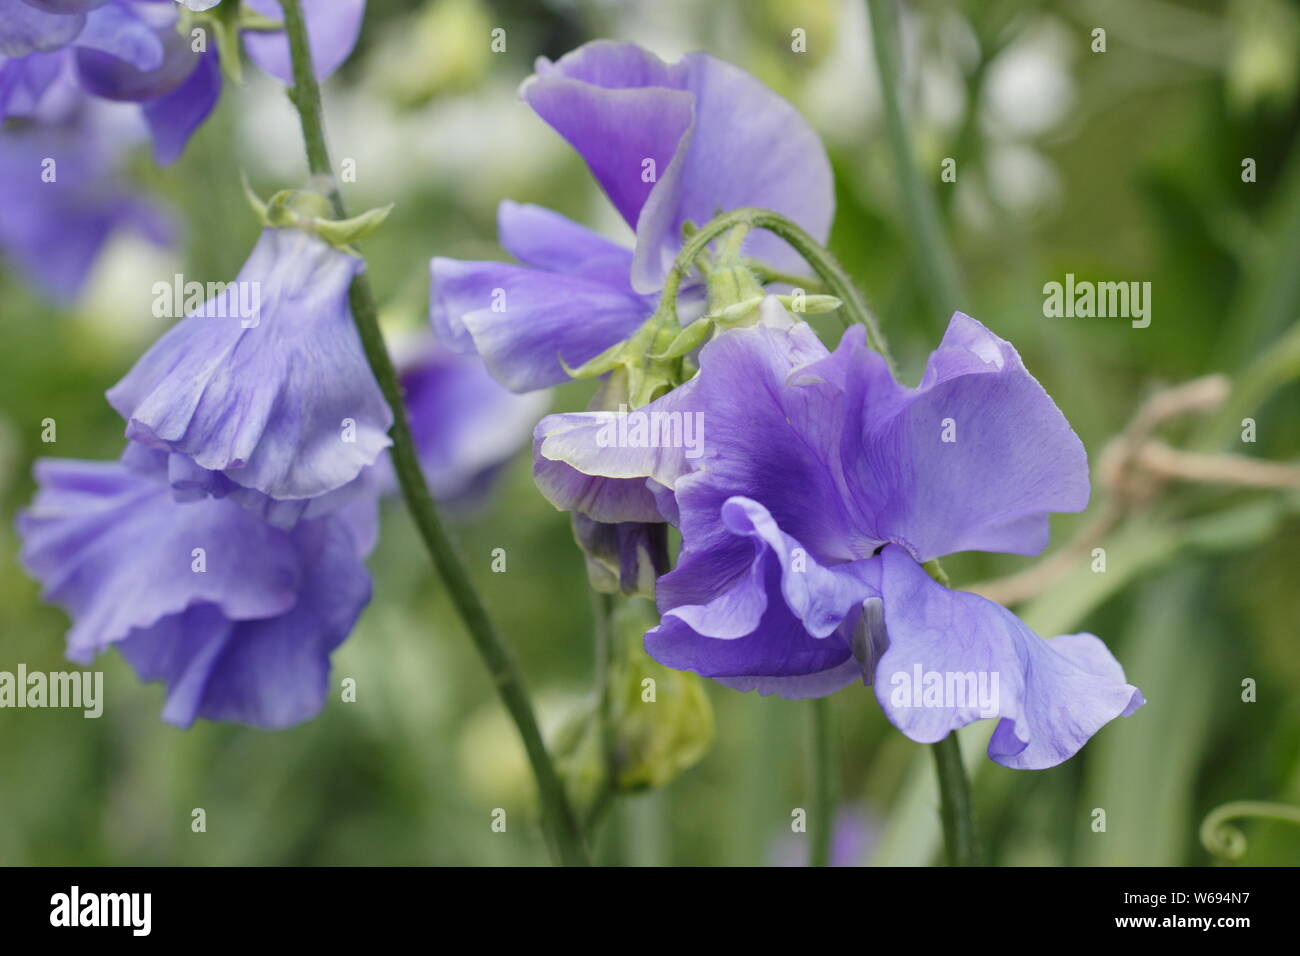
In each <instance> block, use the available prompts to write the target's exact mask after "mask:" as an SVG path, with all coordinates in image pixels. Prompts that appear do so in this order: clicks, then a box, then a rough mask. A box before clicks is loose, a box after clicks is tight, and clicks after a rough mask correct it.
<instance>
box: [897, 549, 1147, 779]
mask: <svg viewBox="0 0 1300 956" xmlns="http://www.w3.org/2000/svg"><path fill="white" fill-rule="evenodd" d="M878 560H879V565H880V567H879V572H880V581H881V583H880V590H881V592H882V595H883V600H884V622H885V632H886V649H885V651H884V653H883V655H882V656H881V657H880V660H879V663H878V664H877V666H876V670H875V677H874V681H873V683H874V685H875V690H876V699H877V700H878V701H879V702H880V706H881V708H882V709H883V710H884V711H885V715H886V716H887V717H888V718H889V720H890V722H891V723H893V724H894V726H895V727H897V728H898V729H899V730H901V731H902V732H903V733H904V734H906V735H907V736H908V737H910V738H912V739H913V740H916V741H918V742H920V743H934V742H935V741H938V740H941V739H942V738H944V737H945V736H947V735H948V734H949V733H950V732H951V731H953V730H956V729H957V728H959V727H964V726H965V725H966V724H968V723H971V722H972V721H975V720H980V719H988V718H991V717H1000V718H1001V721H1000V722H999V724H998V726H997V729H996V730H995V731H994V734H993V739H992V740H991V741H990V742H989V757H990V758H992V759H993V760H995V761H997V762H998V763H1000V764H1002V765H1003V766H1007V767H1012V768H1015V769H1020V770H1038V769H1042V768H1045V767H1053V766H1055V765H1057V764H1059V763H1061V762H1062V761H1064V760H1068V759H1069V758H1070V757H1072V756H1073V755H1074V754H1075V753H1077V752H1078V750H1079V748H1080V747H1082V746H1083V745H1084V744H1085V743H1087V741H1088V739H1089V738H1090V737H1092V735H1093V734H1095V733H1096V732H1097V731H1098V730H1100V729H1101V728H1102V727H1103V726H1104V725H1105V724H1106V723H1108V722H1109V721H1111V720H1113V719H1114V718H1116V717H1119V716H1121V715H1123V716H1128V715H1129V714H1132V713H1133V712H1134V711H1136V710H1137V709H1138V708H1139V707H1141V706H1142V704H1143V703H1144V701H1143V698H1142V694H1141V692H1140V691H1138V689H1137V688H1136V687H1134V686H1133V685H1131V684H1128V683H1125V681H1124V672H1123V670H1122V668H1121V667H1120V665H1119V663H1118V662H1116V661H1115V659H1114V658H1113V657H1112V656H1111V655H1110V654H1109V652H1108V651H1106V649H1105V646H1104V645H1103V644H1102V643H1101V641H1099V640H1098V639H1097V638H1095V637H1093V636H1092V635H1091V634H1071V635H1067V636H1064V637H1058V638H1054V639H1053V640H1050V641H1044V640H1042V639H1041V638H1039V637H1038V636H1037V635H1036V634H1034V633H1033V631H1031V630H1029V628H1028V627H1026V626H1025V625H1024V624H1023V623H1022V622H1021V621H1020V619H1019V618H1017V617H1016V616H1015V615H1014V614H1012V613H1011V612H1010V611H1008V610H1006V608H1003V607H1001V606H999V605H997V604H994V603H992V602H991V601H986V600H985V599H984V598H981V597H979V596H978V595H974V594H968V593H965V592H962V591H951V590H948V589H947V588H944V587H942V586H941V585H939V584H938V583H936V582H935V581H934V580H932V579H931V578H930V576H929V575H928V574H927V573H926V572H925V571H924V570H923V569H922V568H921V566H920V565H919V564H917V563H916V562H915V561H914V560H913V559H912V558H911V557H910V556H909V555H908V554H907V553H906V552H905V551H904V550H903V549H902V548H899V547H897V546H892V545H891V546H889V547H886V548H885V550H884V551H883V552H882V553H881V555H880V558H879V559H878Z"/></svg>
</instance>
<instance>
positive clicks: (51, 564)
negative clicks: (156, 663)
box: [18, 458, 301, 663]
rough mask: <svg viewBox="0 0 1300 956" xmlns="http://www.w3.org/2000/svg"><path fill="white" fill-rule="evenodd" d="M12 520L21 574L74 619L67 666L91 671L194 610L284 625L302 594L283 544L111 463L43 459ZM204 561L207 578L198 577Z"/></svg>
mask: <svg viewBox="0 0 1300 956" xmlns="http://www.w3.org/2000/svg"><path fill="white" fill-rule="evenodd" d="M36 480H37V483H38V485H39V486H40V488H39V490H38V492H37V495H36V498H35V500H34V501H33V502H32V505H31V507H30V508H29V509H27V510H26V511H24V512H23V513H22V514H21V515H20V516H19V518H18V531H19V534H20V536H21V537H22V539H23V547H22V552H21V557H22V561H23V566H24V567H25V568H26V569H27V570H28V572H29V573H30V574H31V575H32V576H33V577H35V578H37V579H38V580H40V581H41V582H42V583H43V584H44V586H45V588H44V592H43V593H44V596H45V598H46V599H47V600H49V601H52V602H54V603H56V604H59V605H61V606H63V607H64V608H65V609H67V611H68V613H69V615H70V616H71V617H72V618H73V621H74V625H73V628H72V630H71V631H70V632H69V634H68V656H69V657H70V658H71V659H72V660H74V661H77V662H79V663H89V661H90V660H91V659H92V658H93V656H94V655H95V654H96V653H98V652H99V651H102V650H104V649H105V648H106V647H108V645H110V644H112V643H114V642H116V641H120V640H122V639H123V638H125V637H126V636H127V635H128V634H129V633H130V632H131V631H132V630H133V629H135V628H144V627H149V626H150V625H152V624H154V623H155V622H157V621H159V620H161V619H163V618H165V617H167V616H168V615H172V614H178V613H180V612H181V611H183V610H185V608H187V607H189V606H190V605H192V604H196V603H208V604H212V605H215V606H216V607H219V608H220V609H221V612H222V614H223V615H224V616H225V617H227V618H230V619H248V618H259V617H267V616H270V615H274V614H281V613H283V612H284V611H286V610H288V609H289V608H290V607H291V606H292V605H293V604H294V601H295V600H296V593H297V589H298V588H299V586H300V584H301V572H300V570H299V562H298V559H297V556H296V555H295V553H294V552H293V549H292V548H291V547H290V545H289V543H288V541H287V539H285V537H284V535H283V533H282V532H280V531H277V530H276V529H274V528H272V527H270V526H269V525H267V524H265V523H264V522H262V521H261V520H259V519H258V518H257V517H255V516H254V515H252V514H250V513H248V512H246V511H244V510H242V509H240V508H238V507H237V506H235V505H232V504H230V503H228V502H223V501H216V500H206V501H198V502H193V503H190V504H185V505H178V504H176V503H175V502H174V501H173V500H172V496H171V493H170V491H169V489H168V487H167V485H166V483H165V482H164V481H162V480H160V476H151V475H146V474H140V473H138V472H135V471H132V470H130V469H127V468H125V467H124V466H123V465H122V464H120V463H117V462H86V461H74V460H60V459H49V458H47V459H41V460H40V461H38V462H37V464H36ZM195 549H202V552H203V562H204V570H203V571H196V570H194V567H195V564H194V562H195V561H196V557H197V556H196V555H195Z"/></svg>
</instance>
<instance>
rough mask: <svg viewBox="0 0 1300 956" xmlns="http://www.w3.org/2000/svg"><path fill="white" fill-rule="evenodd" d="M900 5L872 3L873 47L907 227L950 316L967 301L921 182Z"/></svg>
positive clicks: (886, 0)
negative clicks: (910, 124) (904, 81)
mask: <svg viewBox="0 0 1300 956" xmlns="http://www.w3.org/2000/svg"><path fill="white" fill-rule="evenodd" d="M895 2H896V0H867V9H868V11H869V13H870V17H871V43H872V47H873V50H874V53H875V60H876V70H877V72H878V74H879V76H880V95H881V99H882V100H883V101H884V106H885V129H886V132H887V134H888V138H889V146H890V150H891V151H892V152H893V154H894V166H895V168H896V171H897V174H898V183H899V188H900V190H901V192H902V195H903V206H904V213H905V214H906V217H907V225H908V227H909V229H910V231H911V233H912V236H913V238H914V240H915V243H916V254H917V257H918V258H919V259H920V262H918V263H917V264H916V265H917V268H918V269H919V270H920V271H921V272H923V273H924V274H925V275H926V276H927V277H928V278H929V279H930V280H931V281H930V282H927V283H926V289H927V290H928V291H929V294H930V297H931V299H932V300H933V303H934V305H935V307H936V308H937V309H939V311H940V314H941V315H942V316H943V317H946V316H947V315H948V314H949V313H951V312H953V311H954V310H956V309H958V308H960V307H961V305H962V303H963V301H964V295H963V292H962V283H961V276H960V274H959V272H958V270H957V260H956V258H955V257H954V256H953V253H952V250H951V249H950V248H949V247H948V243H947V242H946V241H945V240H944V235H943V224H942V222H941V220H940V218H939V207H938V204H937V203H936V202H935V199H934V194H933V193H931V192H930V189H929V187H928V185H927V184H926V182H925V181H924V180H923V179H922V178H921V174H920V170H918V169H917V166H916V155H915V154H914V153H913V151H912V141H911V139H910V138H909V136H908V131H907V113H906V110H905V108H904V105H903V94H902V90H901V89H900V87H901V72H902V71H901V69H900V65H899V60H900V53H901V48H902V41H901V38H900V36H899V32H898V23H897V18H896V14H895V9H894V3H895Z"/></svg>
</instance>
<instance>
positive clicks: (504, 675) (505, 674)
mask: <svg viewBox="0 0 1300 956" xmlns="http://www.w3.org/2000/svg"><path fill="white" fill-rule="evenodd" d="M299 3H300V0H281V4H280V6H281V8H282V9H283V11H284V26H285V32H286V33H287V34H288V37H289V54H290V58H291V60H292V63H293V80H294V86H293V89H292V90H291V91H290V97H291V98H292V100H293V103H294V106H295V107H297V110H298V116H299V118H300V120H301V122H302V135H303V140H304V142H305V144H306V148H307V165H308V168H309V170H310V171H311V174H312V176H313V177H315V178H317V179H318V180H319V181H320V182H321V183H322V185H323V187H324V188H325V189H326V191H327V193H328V196H329V201H330V204H331V206H332V207H333V209H334V213H335V215H336V216H337V217H338V218H339V219H345V218H347V213H346V210H345V207H344V204H343V197H342V195H341V194H340V193H339V188H338V182H337V180H336V179H335V177H334V172H333V168H334V167H333V164H332V163H331V162H330V156H329V149H328V148H327V146H326V144H325V125H324V117H323V110H322V109H321V99H320V87H319V86H318V85H317V83H316V76H315V73H314V72H313V70H312V63H311V50H310V48H309V47H308V45H307V29H306V25H305V24H304V22H303V16H302V9H301V7H300V5H299ZM349 299H350V301H351V304H352V314H353V317H354V319H355V322H356V326H357V332H358V334H359V335H360V337H361V344H362V347H363V348H364V349H365V353H366V360H367V361H368V362H369V363H370V368H371V371H372V372H373V373H374V376H375V379H376V381H378V383H379V387H380V390H381V391H382V392H383V394H384V398H385V400H386V401H387V402H388V405H389V407H390V408H391V409H392V412H393V427H392V428H391V429H390V430H389V435H390V436H391V438H392V440H393V445H392V448H391V449H390V451H391V455H392V461H393V470H394V471H395V472H396V473H397V481H398V484H399V486H400V487H401V491H402V498H403V499H404V500H405V502H406V506H407V508H408V510H409V511H410V513H411V517H412V518H413V519H414V520H415V526H416V529H417V530H418V531H419V534H420V538H421V539H422V540H423V542H424V545H425V547H426V549H427V550H428V552H429V556H430V557H431V558H432V559H433V563H434V565H435V567H437V569H438V573H439V574H440V575H441V576H442V579H443V582H444V583H445V584H446V586H447V592H448V593H449V594H450V595H451V599H452V603H453V604H454V605H455V606H456V610H457V612H458V613H459V615H460V617H461V620H462V621H463V622H464V624H465V628H466V630H468V631H469V635H470V638H471V639H472V640H473V642H474V645H475V647H476V648H477V649H478V652H479V654H480V655H481V656H482V658H483V662H484V663H485V664H486V665H487V669H488V673H489V674H490V675H491V677H492V682H493V683H494V684H495V685H496V688H497V691H498V692H499V693H500V695H501V699H502V701H503V702H504V703H505V706H506V710H508V711H509V713H510V716H511V718H512V719H513V720H514V722H515V726H516V727H517V728H518V730H519V736H520V737H521V738H522V740H523V744H524V749H525V751H527V754H528V760H529V762H530V763H531V764H532V768H533V775H534V776H535V777H536V779H537V790H538V795H539V797H540V800H541V805H542V815H543V818H544V819H545V821H546V822H547V825H548V827H547V828H548V830H549V833H550V837H551V839H552V841H553V843H554V847H555V850H556V851H557V855H558V857H559V860H560V861H561V862H562V863H564V864H566V865H575V864H576V865H582V864H587V863H589V862H590V860H589V858H588V854H587V849H586V846H585V844H584V842H583V839H582V834H581V832H580V831H579V829H578V824H577V818H576V817H575V816H574V813H573V810H572V808H571V806H570V805H569V800H568V796H567V794H566V793H565V790H564V785H563V783H562V782H561V780H560V777H559V774H557V773H556V771H555V766H554V764H553V763H552V762H551V757H550V754H549V753H548V752H547V750H546V744H545V743H544V742H543V740H542V733H541V730H540V728H539V727H538V724H537V717H536V715H535V714H534V713H533V706H532V701H531V699H530V698H529V696H528V691H527V690H526V688H525V686H524V680H523V676H522V674H521V673H520V672H519V667H518V665H517V664H516V663H515V659H514V655H513V654H512V653H511V651H510V648H509V647H508V646H507V644H506V643H505V640H504V639H503V638H502V637H501V635H500V634H498V633H497V631H496V629H495V627H494V626H493V624H492V622H491V620H490V619H489V618H488V615H487V610H486V608H485V607H484V606H483V602H482V600H481V599H480V598H479V596H478V593H477V592H476V591H475V589H474V585H473V583H472V582H471V581H470V578H469V574H468V573H467V572H466V570H465V565H464V563H463V562H462V561H461V559H460V556H459V555H458V554H457V552H456V547H455V545H454V544H453V543H452V541H451V538H450V537H448V535H447V532H446V530H445V529H444V528H443V525H442V520H441V519H440V518H439V516H438V510H437V507H436V506H435V505H434V502H433V496H432V495H431V494H430V493H429V486H428V485H427V484H426V483H425V479H424V472H423V470H422V469H421V468H420V461H419V458H418V456H417V455H416V451H415V443H414V441H413V440H412V438H411V427H410V423H409V422H408V420H407V417H406V406H405V404H404V403H403V401H402V391H401V386H400V384H399V383H398V378H397V372H396V370H395V369H394V368H393V363H392V360H391V359H390V358H389V356H388V349H387V347H386V346H385V344H384V337H383V333H382V332H381V331H380V329H379V320H378V314H377V311H376V308H375V299H374V295H373V293H372V292H371V290H370V284H369V282H368V281H367V280H366V277H365V274H364V273H362V274H361V275H359V276H358V277H357V278H356V279H355V280H354V281H353V283H352V287H351V289H350V290H349Z"/></svg>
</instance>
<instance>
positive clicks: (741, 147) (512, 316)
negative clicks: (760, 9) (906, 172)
mask: <svg viewBox="0 0 1300 956" xmlns="http://www.w3.org/2000/svg"><path fill="white" fill-rule="evenodd" d="M520 95H521V96H522V97H523V99H524V100H525V101H526V102H527V103H528V104H529V105H530V106H531V107H532V108H533V109H534V110H535V111H536V112H537V113H538V115H539V116H541V117H542V119H544V120H546V122H547V123H549V124H550V125H551V126H552V127H554V128H555V129H556V131H558V132H559V133H560V134H561V135H562V136H564V137H565V139H567V140H568V141H569V143H570V144H571V145H572V146H573V147H574V148H575V149H576V150H577V151H578V152H579V153H580V154H581V155H582V157H583V159H585V160H586V162H587V165H588V166H589V167H590V168H591V171H592V174H593V175H594V176H595V177H596V180H597V181H598V182H599V183H600V185H601V187H602V188H603V189H604V190H605V193H606V194H607V195H608V196H609V198H610V201H611V202H612V203H613V204H614V206H615V208H617V209H618V211H619V213H620V214H621V215H622V216H623V218H624V219H625V220H627V223H628V225H630V226H631V227H632V228H633V229H634V230H635V231H636V249H635V252H633V251H632V250H629V249H625V248H624V247H622V246H620V245H618V244H617V243H613V242H610V241H609V240H607V239H604V238H602V237H600V236H598V235H596V234H595V233H593V232H591V231H589V230H587V229H585V228H583V227H582V226H579V225H577V224H576V223H573V222H571V221H569V220H568V219H565V218H564V217H563V216H560V215H558V214H556V213H553V212H549V211H547V210H544V209H540V208H538V207H536V206H520V205H517V204H514V203H510V202H505V203H502V204H501V207H500V211H499V213H498V232H499V241H500V243H501V245H502V247H504V248H505V249H506V251H508V252H509V253H511V255H513V256H514V257H515V258H516V259H517V260H518V261H519V262H520V263H521V265H509V264H505V263H500V262H458V261H456V260H453V259H442V258H438V259H434V260H433V262H432V263H431V272H432V284H431V291H430V318H431V320H432V323H433V328H434V331H435V332H436V333H437V334H438V336H439V338H440V339H441V340H442V341H443V342H444V343H445V344H446V345H448V346H450V347H451V348H454V349H456V350H458V351H462V352H470V351H477V352H478V353H479V354H481V355H482V356H483V358H484V360H485V361H486V362H487V366H488V369H489V371H491V372H492V374H493V375H495V376H496V377H497V378H498V379H499V380H500V381H501V382H502V383H503V384H505V385H506V386H507V387H508V388H510V389H512V390H514V391H528V390H530V389H535V388H544V387H546V386H549V385H555V384H559V383H561V382H564V381H565V380H566V379H567V374H566V372H565V369H564V366H565V365H568V366H569V367H571V368H572V367H576V366H578V365H580V364H582V363H583V362H585V361H587V360H588V359H591V358H593V357H594V356H596V355H598V354H600V353H601V352H603V351H604V350H605V349H607V348H609V347H610V346H612V345H614V344H615V343H617V342H619V341H621V340H622V339H625V338H627V337H628V336H629V335H631V334H632V333H633V332H634V331H636V329H637V327H638V326H640V325H641V323H642V322H644V321H645V320H646V318H647V317H649V315H650V314H651V313H652V312H653V311H654V306H655V297H654V295H653V294H654V293H655V292H657V291H658V289H659V288H660V286H661V285H662V283H663V278H664V275H665V274H666V272H667V269H668V267H669V266H670V265H671V263H672V260H673V257H674V256H675V255H676V254H677V252H678V250H679V249H680V248H681V234H682V227H683V225H684V224H685V223H686V222H687V221H688V220H691V221H694V222H695V223H697V224H702V223H704V222H707V221H708V220H709V219H712V218H713V216H714V215H715V214H716V213H717V212H718V211H719V210H725V209H734V208H738V207H741V206H763V207H766V208H769V209H774V210H776V211H778V212H782V213H785V214H786V215H788V216H789V217H790V218H792V219H793V220H795V221H796V222H798V223H799V224H800V225H802V226H803V227H804V228H805V229H806V230H807V231H808V232H810V233H811V234H813V235H814V236H815V237H817V238H818V239H819V240H824V239H825V237H826V234H827V233H828V231H829V229H830V222H831V218H832V215H833V213H834V194H833V189H832V182H831V171H830V163H829V161H828V160H827V158H826V151H825V149H823V147H822V145H821V142H820V141H819V140H818V138H817V136H816V134H815V133H814V132H813V131H812V129H811V128H810V127H809V126H808V124H807V123H805V122H804V120H803V119H802V118H801V117H800V116H799V114H798V112H796V111H795V109H794V107H792V106H791V105H790V104H789V103H787V102H786V101H785V100H783V99H781V98H780V97H779V96H777V95H776V94H775V93H773V92H772V91H771V90H768V89H767V88H766V87H764V86H763V85H762V84H761V83H759V82H758V81H757V80H756V79H754V78H753V77H752V76H750V75H749V74H747V73H745V72H744V71H742V70H740V69H739V68H737V67H735V66H732V65H731V64H728V63H724V62H722V61H720V60H716V59H714V58H713V57H710V56H707V55H705V54H702V53H693V54H691V55H689V56H687V57H685V58H684V59H683V60H682V61H681V62H680V63H677V64H674V65H671V66H670V65H668V64H666V63H664V62H663V61H661V60H659V59H658V58H657V57H655V56H654V55H653V54H652V53H649V52H647V51H645V50H643V49H641V48H640V47H637V46H635V45H633V44H629V43H612V42H609V41H603V40H602V41H596V42H593V43H588V44H586V45H585V46H582V47H580V48H579V49H577V50H574V51H573V52H572V53H570V54H568V55H567V56H565V57H563V58H561V59H560V60H559V61H558V62H556V63H551V62H550V61H548V60H546V59H540V60H538V62H537V73H536V75H535V76H533V77H531V78H530V79H529V80H527V81H526V82H525V83H524V85H523V87H522V88H521V90H520ZM745 251H746V253H747V254H748V255H751V256H755V257H758V258H761V259H763V260H764V261H766V262H768V263H769V264H771V265H773V266H777V267H780V268H785V269H796V268H798V265H797V264H798V263H799V262H800V261H801V260H799V258H798V256H797V255H796V254H795V253H794V250H792V249H791V248H790V247H789V246H788V245H786V243H785V242H784V240H781V239H778V238H776V237H775V236H772V235H769V234H766V233H758V232H756V233H755V234H754V235H752V236H751V237H750V238H749V239H748V240H747V241H746V244H745ZM699 292H700V290H699V288H698V286H697V285H695V284H694V283H690V282H688V284H687V301H688V302H690V301H691V300H692V299H695V300H697V301H698V299H699V298H700V296H699Z"/></svg>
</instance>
